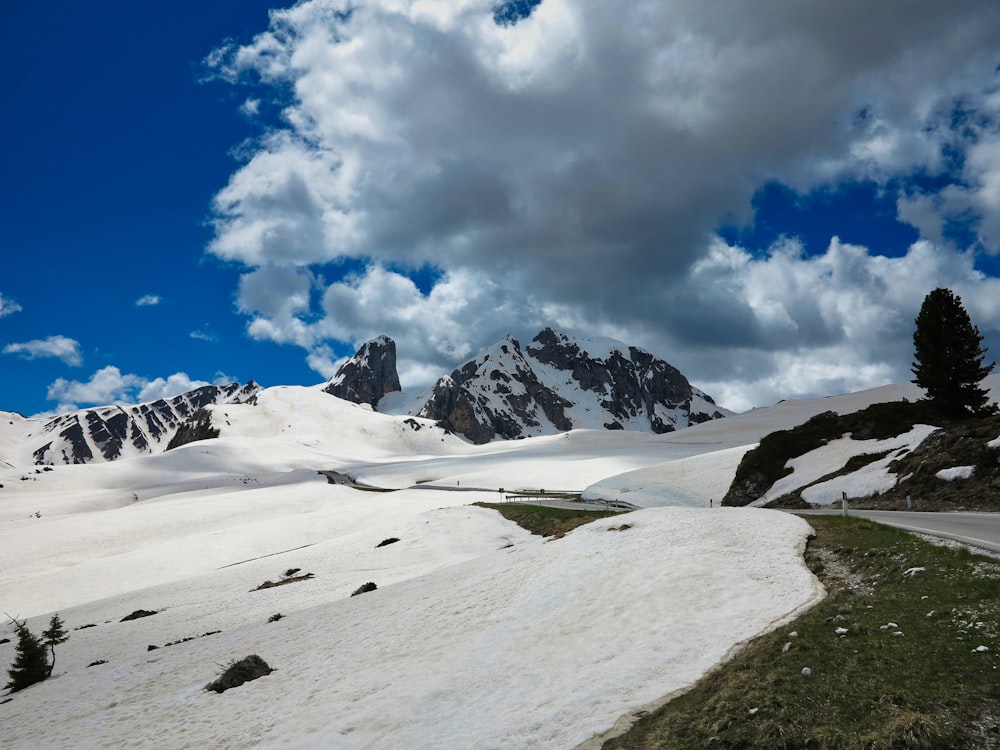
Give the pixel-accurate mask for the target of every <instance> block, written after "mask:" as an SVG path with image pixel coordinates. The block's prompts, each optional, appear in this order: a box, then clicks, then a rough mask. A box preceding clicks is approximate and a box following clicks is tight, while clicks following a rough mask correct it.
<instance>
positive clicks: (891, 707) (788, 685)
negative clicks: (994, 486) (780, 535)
mask: <svg viewBox="0 0 1000 750" xmlns="http://www.w3.org/2000/svg"><path fill="white" fill-rule="evenodd" d="M809 522H810V523H811V524H812V525H813V527H814V528H815V530H816V533H817V536H816V538H815V539H814V540H812V542H810V545H809V549H808V550H807V555H806V558H807V562H809V564H810V566H811V567H812V568H813V570H814V571H815V572H816V573H817V575H819V576H820V578H821V579H823V580H824V583H825V584H826V586H827V588H828V589H829V590H830V596H829V597H828V598H827V599H826V600H825V601H823V602H822V603H820V604H819V605H817V606H816V607H814V608H813V609H812V610H810V611H809V612H807V613H806V614H804V615H803V616H801V617H800V618H799V619H797V620H796V621H795V622H793V623H791V624H790V625H788V626H785V627H782V628H780V629H779V630H778V631H775V632H773V633H770V634H768V635H765V636H763V637H761V638H760V639H758V640H757V641H755V642H753V643H751V644H750V645H749V646H748V647H747V648H746V649H745V650H744V651H743V652H742V653H741V654H740V655H738V656H737V657H736V658H735V659H734V660H732V661H731V662H730V663H728V664H726V665H725V666H724V667H722V668H720V669H718V670H717V671H715V672H714V673H712V674H710V675H708V676H706V677H705V678H704V679H702V680H701V681H700V682H698V683H697V684H696V685H695V686H694V687H693V689H692V690H691V691H689V692H688V693H685V694H684V695H682V696H680V697H679V698H677V699H675V700H674V701H672V702H671V703H669V704H667V705H666V706H665V707H664V708H662V709H660V710H659V711H657V712H656V713H654V714H652V715H650V716H649V717H647V718H645V719H643V720H641V721H640V722H639V723H638V724H636V726H635V727H634V728H633V729H632V730H631V731H630V732H629V733H628V734H626V735H624V736H622V737H620V738H616V739H614V740H611V741H609V742H608V743H606V744H605V745H604V747H605V748H606V749H607V750H612V749H615V748H636V749H637V750H638V749H645V750H648V749H651V748H674V749H677V750H683V749H684V748H705V747H712V748H859V749H860V748H954V749H955V750H958V749H960V748H1000V562H998V561H995V560H991V559H989V558H985V557H981V556H978V555H973V554H971V553H969V552H967V551H965V550H955V549H950V548H943V547H937V546H934V545H931V544H928V543H926V542H923V541H921V540H919V539H917V538H916V537H914V536H912V535H909V534H906V533H904V532H900V531H897V530H894V529H891V528H889V527H885V526H879V525H878V524H874V523H870V522H866V521H862V520H859V519H850V518H847V519H844V518H839V517H829V518H828V517H823V518H817V517H810V518H809ZM918 567H923V568H925V570H923V571H918V572H912V573H910V574H907V572H906V571H907V570H909V569H911V568H918ZM889 623H895V624H896V625H897V626H898V627H886V628H884V629H883V627H882V626H886V625H889ZM838 627H843V628H846V629H847V631H848V632H847V633H846V635H842V636H841V635H837V634H836V628H838ZM793 631H795V632H797V634H798V635H797V636H795V637H792V636H791V635H790V633H791V632H793ZM895 632H901V633H903V635H899V636H897V635H893V633H895ZM786 644H789V645H787V647H786ZM980 645H986V646H989V648H990V651H989V652H986V653H980V652H975V651H974V649H976V648H977V647H978V646H980ZM803 668H809V669H810V670H811V674H810V675H809V676H805V675H803V674H802V670H803Z"/></svg>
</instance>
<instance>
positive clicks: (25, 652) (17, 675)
mask: <svg viewBox="0 0 1000 750" xmlns="http://www.w3.org/2000/svg"><path fill="white" fill-rule="evenodd" d="M11 621H12V622H13V623H14V627H15V628H16V629H17V648H16V652H15V656H14V663H13V664H12V665H11V667H10V669H8V670H7V674H8V675H9V676H10V682H8V683H7V684H6V685H5V686H4V687H7V688H9V689H10V692H12V693H16V692H17V691H18V690H23V689H24V688H26V687H29V686H30V685H34V684H35V683H36V682H41V681H42V680H44V679H45V678H46V677H48V676H49V671H50V670H49V660H48V656H47V654H46V652H45V644H44V643H42V641H41V639H40V638H39V637H38V636H37V635H35V634H34V633H32V632H31V631H30V630H28V626H27V625H26V624H25V622H18V621H17V620H15V619H14V618H13V617H12V618H11Z"/></svg>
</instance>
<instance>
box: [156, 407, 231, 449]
mask: <svg viewBox="0 0 1000 750" xmlns="http://www.w3.org/2000/svg"><path fill="white" fill-rule="evenodd" d="M217 437H219V429H218V428H217V427H213V426H212V415H211V413H210V412H209V411H208V410H207V409H198V411H196V412H195V413H194V414H192V415H191V419H189V420H188V421H187V422H185V423H184V424H182V425H181V426H180V427H179V428H178V430H177V432H176V433H175V434H174V436H173V437H172V438H170V442H169V443H167V447H166V450H168V451H169V450H172V449H174V448H179V447H181V446H182V445H187V444H188V443H194V442H197V441H199V440H211V439H213V438H217Z"/></svg>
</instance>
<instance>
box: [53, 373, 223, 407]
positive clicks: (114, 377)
mask: <svg viewBox="0 0 1000 750" xmlns="http://www.w3.org/2000/svg"><path fill="white" fill-rule="evenodd" d="M203 385H208V383H206V382H204V381H201V380H192V379H191V378H189V377H188V376H187V374H186V373H183V372H177V373H174V374H173V375H170V376H169V377H167V378H154V379H153V380H149V379H147V378H144V377H141V376H139V375H134V374H131V373H123V372H122V371H121V370H119V369H118V368H117V367H115V366H113V365H109V366H108V367H103V368H101V369H100V370H98V371H96V372H95V373H94V374H93V375H91V377H90V379H89V380H87V381H79V380H67V379H65V378H59V379H58V380H56V381H54V382H53V383H52V384H51V385H49V388H48V394H47V396H46V398H48V399H49V400H50V401H57V402H58V404H59V406H58V407H57V411H60V412H62V411H71V410H73V409H77V408H79V407H81V406H95V405H98V406H103V405H105V404H126V403H137V402H144V401H155V400H156V399H160V398H170V397H172V396H176V395H178V394H181V393H184V392H185V391H190V390H192V389H194V388H199V387H201V386H203Z"/></svg>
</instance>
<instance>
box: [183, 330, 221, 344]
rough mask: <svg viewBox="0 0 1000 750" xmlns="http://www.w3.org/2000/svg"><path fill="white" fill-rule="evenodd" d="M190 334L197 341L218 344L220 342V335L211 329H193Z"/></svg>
mask: <svg viewBox="0 0 1000 750" xmlns="http://www.w3.org/2000/svg"><path fill="white" fill-rule="evenodd" d="M188 335H189V336H190V337H191V338H193V339H195V340H196V341H207V342H208V343H210V344H217V343H218V342H219V335H218V334H217V333H215V332H214V331H212V330H209V329H200V330H197V331H191V333H190V334H188Z"/></svg>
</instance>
